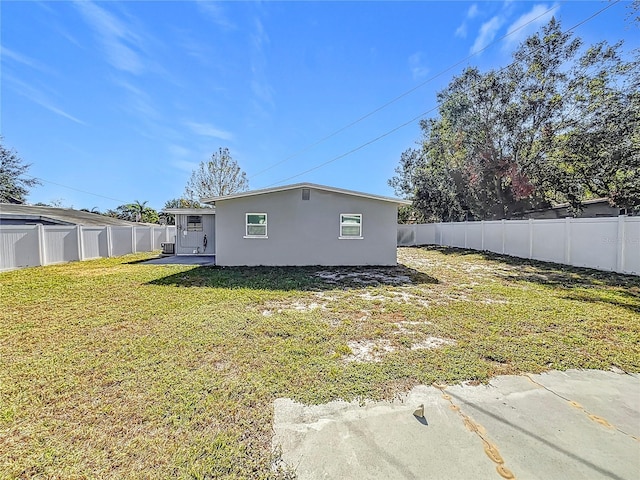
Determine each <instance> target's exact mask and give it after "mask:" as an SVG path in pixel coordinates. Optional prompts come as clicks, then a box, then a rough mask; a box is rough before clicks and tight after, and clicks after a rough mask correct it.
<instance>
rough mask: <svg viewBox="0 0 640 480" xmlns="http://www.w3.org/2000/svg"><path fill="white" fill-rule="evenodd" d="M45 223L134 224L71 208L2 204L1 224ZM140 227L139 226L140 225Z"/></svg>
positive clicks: (0, 210) (0, 204) (0, 207)
mask: <svg viewBox="0 0 640 480" xmlns="http://www.w3.org/2000/svg"><path fill="white" fill-rule="evenodd" d="M9 222H11V223H13V224H16V223H17V222H20V223H24V224H26V223H29V224H31V223H45V224H49V225H51V224H53V225H112V226H128V227H129V226H131V225H137V224H135V223H133V222H127V221H126V220H120V219H119V218H113V217H107V216H105V215H99V214H97V213H90V212H83V211H81V210H73V209H71V208H57V207H35V206H31V205H14V204H10V203H0V223H9ZM138 225H139V224H138Z"/></svg>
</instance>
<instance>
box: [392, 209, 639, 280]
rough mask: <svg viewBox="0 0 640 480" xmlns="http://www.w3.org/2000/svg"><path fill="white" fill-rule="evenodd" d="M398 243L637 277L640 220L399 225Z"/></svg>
mask: <svg viewBox="0 0 640 480" xmlns="http://www.w3.org/2000/svg"><path fill="white" fill-rule="evenodd" d="M398 245H400V246H411V245H443V246H450V247H462V248H470V249H474V250H485V251H490V252H496V253H504V254H506V255H511V256H514V257H521V258H532V259H535V260H542V261H547V262H555V263H563V264H566V265H573V266H577V267H589V268H595V269H599V270H608V271H616V272H620V273H631V274H635V275H639V274H640V217H626V216H620V217H602V218H565V219H536V220H501V221H486V222H459V223H430V224H423V225H399V226H398Z"/></svg>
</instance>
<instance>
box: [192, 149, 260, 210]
mask: <svg viewBox="0 0 640 480" xmlns="http://www.w3.org/2000/svg"><path fill="white" fill-rule="evenodd" d="M248 188H249V181H248V180H247V175H246V174H245V172H244V171H242V169H241V168H240V167H239V166H238V163H237V162H236V161H235V160H234V159H233V158H231V154H230V153H229V149H228V148H219V149H218V151H217V152H214V153H213V154H212V155H211V158H210V159H209V160H208V161H206V162H200V165H199V166H198V168H197V169H196V170H194V171H193V173H192V174H191V178H190V179H189V181H188V183H187V186H186V188H185V197H186V198H187V199H189V200H192V201H197V200H199V199H200V198H203V197H219V196H223V195H229V194H232V193H236V192H242V191H245V190H247V189H248Z"/></svg>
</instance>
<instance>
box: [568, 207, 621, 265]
mask: <svg viewBox="0 0 640 480" xmlns="http://www.w3.org/2000/svg"><path fill="white" fill-rule="evenodd" d="M570 225H571V230H570V237H569V249H570V250H569V252H570V256H569V263H570V265H574V266H576V267H590V268H597V269H598V270H611V271H614V270H615V269H616V266H617V261H618V256H617V250H618V249H617V246H618V245H617V243H618V242H617V235H618V219H617V218H614V217H611V218H578V219H575V220H572V221H571V223H570Z"/></svg>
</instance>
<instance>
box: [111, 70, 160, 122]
mask: <svg viewBox="0 0 640 480" xmlns="http://www.w3.org/2000/svg"><path fill="white" fill-rule="evenodd" d="M113 83H114V84H116V85H117V86H119V87H120V88H122V89H123V90H124V91H125V92H126V95H127V97H128V99H127V101H126V103H125V104H124V105H123V106H122V108H123V110H125V111H127V112H129V113H132V114H135V115H137V116H139V117H142V118H144V119H145V120H147V121H149V120H152V119H156V120H157V119H159V118H160V116H161V115H160V114H159V113H158V110H157V109H156V108H155V106H154V104H153V101H152V99H151V97H150V96H149V93H148V92H147V91H146V90H144V89H142V88H139V87H137V86H135V85H134V84H133V83H131V82H128V81H127V80H125V79H123V78H115V79H114V80H113Z"/></svg>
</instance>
